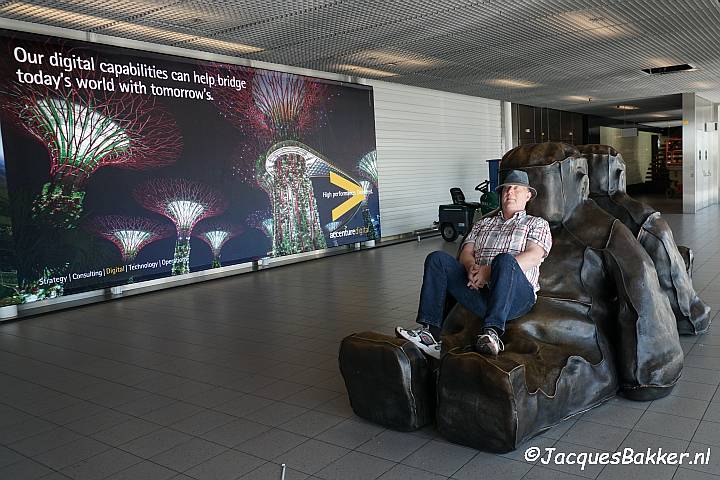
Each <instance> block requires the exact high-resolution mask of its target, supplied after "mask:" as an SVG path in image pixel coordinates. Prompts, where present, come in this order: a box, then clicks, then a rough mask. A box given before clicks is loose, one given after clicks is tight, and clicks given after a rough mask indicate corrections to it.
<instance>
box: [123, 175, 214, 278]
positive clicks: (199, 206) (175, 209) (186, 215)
mask: <svg viewBox="0 0 720 480" xmlns="http://www.w3.org/2000/svg"><path fill="white" fill-rule="evenodd" d="M134 195H135V199H136V200H137V201H138V202H139V203H140V204H141V205H142V206H144V207H145V208H147V209H148V210H151V211H153V212H157V213H159V214H160V215H164V216H165V217H167V218H169V219H170V220H172V222H173V223H174V224H175V228H176V230H177V242H176V243H175V256H174V259H173V267H172V274H173V275H181V274H185V273H189V272H190V236H191V235H192V231H193V228H194V227H195V224H197V222H199V221H200V220H202V219H203V218H207V217H213V216H215V215H219V214H220V213H222V212H223V211H224V210H225V208H226V203H225V201H224V200H223V199H222V198H221V197H220V195H219V194H218V193H217V192H216V191H215V190H214V189H212V188H210V187H208V186H207V185H204V184H202V183H199V182H194V181H191V180H185V179H182V178H166V179H154V180H150V181H148V182H146V183H144V184H143V185H141V186H139V187H138V188H137V189H136V190H135V191H134Z"/></svg>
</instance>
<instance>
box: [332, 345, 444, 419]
mask: <svg viewBox="0 0 720 480" xmlns="http://www.w3.org/2000/svg"><path fill="white" fill-rule="evenodd" d="M338 358H339V362H340V372H341V373H342V376H343V379H344V380H345V386H346V387H347V391H348V395H349V396H350V405H351V406H352V409H353V411H354V412H355V413H356V414H357V415H358V416H359V417H362V418H365V419H366V420H370V421H372V422H375V423H379V424H381V425H384V426H386V427H390V428H393V429H395V430H401V431H410V430H416V429H418V428H421V427H424V426H425V425H428V424H429V423H432V421H433V417H434V415H435V374H434V369H433V367H432V364H433V363H434V362H433V360H432V359H429V358H426V357H425V355H423V353H422V352H421V351H420V349H418V347H416V346H415V345H414V344H413V343H412V342H409V341H407V340H405V339H400V338H395V337H390V336H387V335H382V334H379V333H375V332H362V333H355V334H352V335H350V336H348V337H345V338H344V339H343V341H342V343H341V344H340V354H339V357H338ZM431 362H432V363H431Z"/></svg>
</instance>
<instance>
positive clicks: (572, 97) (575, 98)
mask: <svg viewBox="0 0 720 480" xmlns="http://www.w3.org/2000/svg"><path fill="white" fill-rule="evenodd" d="M565 100H568V101H571V102H583V103H585V102H592V97H583V96H581V95H568V96H566V97H565Z"/></svg>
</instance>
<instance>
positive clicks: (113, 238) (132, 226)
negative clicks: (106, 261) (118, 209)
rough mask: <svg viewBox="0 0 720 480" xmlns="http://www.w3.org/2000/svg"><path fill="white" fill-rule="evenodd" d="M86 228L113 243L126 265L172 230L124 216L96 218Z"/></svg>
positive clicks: (148, 220)
mask: <svg viewBox="0 0 720 480" xmlns="http://www.w3.org/2000/svg"><path fill="white" fill-rule="evenodd" d="M86 228H87V229H88V230H89V231H91V232H93V233H95V234H97V235H99V236H101V237H103V238H104V239H106V240H108V241H110V242H112V243H113V244H114V245H115V246H116V247H117V249H118V250H119V251H120V255H121V256H122V261H123V263H125V264H127V263H130V262H132V261H134V260H135V258H136V257H137V255H138V253H140V250H142V249H143V248H144V247H145V246H146V245H149V244H150V243H152V242H154V241H156V240H160V239H161V238H165V237H168V236H169V235H170V233H171V230H170V229H169V228H168V227H167V226H165V225H163V224H161V223H160V222H156V221H154V220H150V219H148V218H143V217H126V216H122V215H105V216H101V217H95V218H93V219H92V220H91V221H90V222H89V223H88V224H87V225H86Z"/></svg>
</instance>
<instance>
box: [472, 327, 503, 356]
mask: <svg viewBox="0 0 720 480" xmlns="http://www.w3.org/2000/svg"><path fill="white" fill-rule="evenodd" d="M475 349H476V350H477V351H478V352H480V353H484V354H486V355H497V354H498V353H500V352H502V351H503V350H505V345H504V344H503V342H502V340H500V337H498V335H497V333H495V330H493V329H492V328H488V329H487V330H486V331H485V333H483V334H482V335H478V338H477V342H476V343H475Z"/></svg>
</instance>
